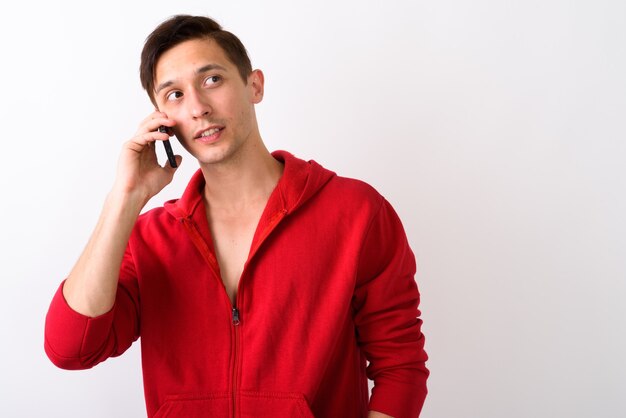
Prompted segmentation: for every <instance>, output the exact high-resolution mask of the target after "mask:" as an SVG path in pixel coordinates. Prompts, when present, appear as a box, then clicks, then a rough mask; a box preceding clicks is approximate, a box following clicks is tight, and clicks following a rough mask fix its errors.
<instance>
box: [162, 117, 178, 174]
mask: <svg viewBox="0 0 626 418" xmlns="http://www.w3.org/2000/svg"><path fill="white" fill-rule="evenodd" d="M159 132H163V133H165V134H168V135H171V134H172V132H171V131H170V128H168V127H167V126H163V125H161V126H159ZM163 146H164V147H165V153H166V154H167V160H168V161H169V162H170V165H171V166H172V167H173V168H176V167H177V164H176V158H174V151H172V144H170V140H169V139H166V140H165V141H163Z"/></svg>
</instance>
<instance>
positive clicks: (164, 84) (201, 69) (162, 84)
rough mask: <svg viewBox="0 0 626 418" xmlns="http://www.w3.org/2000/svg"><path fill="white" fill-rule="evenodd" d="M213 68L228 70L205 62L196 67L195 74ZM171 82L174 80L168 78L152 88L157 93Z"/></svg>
mask: <svg viewBox="0 0 626 418" xmlns="http://www.w3.org/2000/svg"><path fill="white" fill-rule="evenodd" d="M213 70H221V71H228V70H226V68H225V67H222V66H221V65H219V64H207V65H204V66H202V67H200V68H198V69H197V70H196V74H203V73H206V72H208V71H213ZM172 84H174V80H168V81H164V82H163V83H161V84H159V85H158V86H157V87H156V88H155V89H154V94H158V93H159V92H160V91H161V90H163V89H164V88H167V87H169V86H171V85H172Z"/></svg>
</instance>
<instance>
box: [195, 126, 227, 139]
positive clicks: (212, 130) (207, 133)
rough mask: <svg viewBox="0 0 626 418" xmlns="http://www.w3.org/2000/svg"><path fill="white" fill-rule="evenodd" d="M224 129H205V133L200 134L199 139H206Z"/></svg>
mask: <svg viewBox="0 0 626 418" xmlns="http://www.w3.org/2000/svg"><path fill="white" fill-rule="evenodd" d="M222 129H224V128H211V129H207V130H206V131H204V132H202V133H201V134H200V138H202V137H207V136H211V135H214V134H216V133H218V132H219V131H221V130H222Z"/></svg>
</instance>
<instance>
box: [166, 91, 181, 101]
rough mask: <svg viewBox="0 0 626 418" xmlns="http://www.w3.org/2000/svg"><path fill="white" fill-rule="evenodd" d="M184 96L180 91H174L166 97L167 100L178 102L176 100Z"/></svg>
mask: <svg viewBox="0 0 626 418" xmlns="http://www.w3.org/2000/svg"><path fill="white" fill-rule="evenodd" d="M182 96H183V94H182V93H181V92H180V91H173V92H171V93H170V94H168V95H167V96H165V99H166V100H176V99H180V98H181V97H182Z"/></svg>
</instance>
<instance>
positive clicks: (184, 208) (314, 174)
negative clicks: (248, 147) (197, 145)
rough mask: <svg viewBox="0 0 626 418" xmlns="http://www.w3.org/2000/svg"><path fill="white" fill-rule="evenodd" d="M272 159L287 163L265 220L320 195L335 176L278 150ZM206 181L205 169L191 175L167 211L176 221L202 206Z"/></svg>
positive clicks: (273, 193)
mask: <svg viewBox="0 0 626 418" xmlns="http://www.w3.org/2000/svg"><path fill="white" fill-rule="evenodd" d="M272 156H273V157H274V158H275V159H276V160H278V161H280V162H281V163H283V164H284V170H283V174H282V176H281V178H280V180H279V181H278V184H277V185H276V188H275V189H274V191H273V192H272V194H271V196H270V198H269V200H268V202H267V206H266V208H265V211H264V214H263V216H262V218H264V217H265V216H266V215H270V216H272V214H274V213H276V212H282V213H283V214H289V213H292V212H294V211H295V210H297V209H298V208H299V207H301V206H302V205H304V204H306V202H307V201H308V200H309V199H311V198H312V197H313V196H314V195H315V194H316V193H317V192H319V191H320V190H321V189H322V188H323V187H324V186H325V185H326V184H327V183H328V182H329V181H330V180H331V179H332V178H333V177H335V176H336V174H335V173H334V172H333V171H330V170H327V169H325V168H324V167H322V166H321V165H319V164H318V163H316V162H315V161H313V160H310V161H304V160H301V159H299V158H297V157H295V156H293V155H292V154H290V153H289V152H287V151H275V152H273V153H272ZM204 185H205V181H204V176H203V175H202V170H200V169H198V171H196V173H195V174H194V175H193V176H192V178H191V181H190V182H189V184H188V185H187V188H186V189H185V191H184V193H183V195H182V196H181V198H180V199H174V200H170V201H168V202H166V203H165V205H164V208H165V210H166V211H167V212H169V213H170V214H171V215H172V216H174V217H175V218H177V219H179V220H181V219H190V218H192V217H194V213H195V212H196V209H197V208H198V207H199V206H201V207H202V208H203V207H204V205H201V204H202V190H203V189H204ZM203 215H204V213H203Z"/></svg>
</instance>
